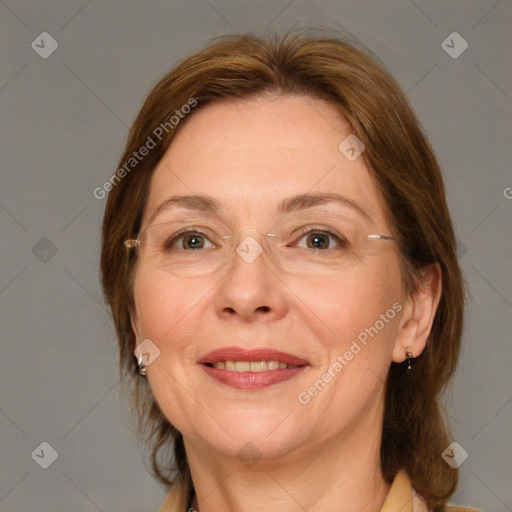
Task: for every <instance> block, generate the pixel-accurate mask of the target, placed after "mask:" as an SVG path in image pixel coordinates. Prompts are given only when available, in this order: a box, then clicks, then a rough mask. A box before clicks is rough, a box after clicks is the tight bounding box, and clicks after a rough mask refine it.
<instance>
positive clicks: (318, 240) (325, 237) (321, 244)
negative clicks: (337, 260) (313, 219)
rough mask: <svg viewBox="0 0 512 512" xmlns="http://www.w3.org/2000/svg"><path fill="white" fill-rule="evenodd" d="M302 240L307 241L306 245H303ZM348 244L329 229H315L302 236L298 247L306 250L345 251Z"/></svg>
mask: <svg viewBox="0 0 512 512" xmlns="http://www.w3.org/2000/svg"><path fill="white" fill-rule="evenodd" d="M302 240H304V241H305V244H304V243H302ZM347 245H348V243H347V241H346V240H344V239H342V238H340V237H339V236H338V235H336V234H335V233H333V232H332V231H330V230H328V229H314V230H310V231H308V232H307V233H305V234H304V235H302V236H301V238H300V239H299V242H298V243H297V246H298V247H304V248H306V249H316V250H325V249H334V248H338V249H340V248H341V249H343V248H345V247H347Z"/></svg>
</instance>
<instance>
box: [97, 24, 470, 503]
mask: <svg viewBox="0 0 512 512" xmlns="http://www.w3.org/2000/svg"><path fill="white" fill-rule="evenodd" d="M110 188H111V189H112V190H111V192H110V194H109V198H108V203H107V207H106V211H105V217H104V225H103V247H102V260H101V270H102V280H103V289H104V293H105V297H106V299H107V302H108V304H109V306H110V308H111V310H112V315H113V319H114V323H115V326H116V329H117V335H118V338H119V345H120V357H121V370H122V374H123V376H124V377H125V381H126V382H127V383H130V384H132V385H133V393H134V394H133V396H134V404H135V406H136V411H137V415H138V419H139V426H140V428H141V430H143V431H145V434H146V437H147V442H148V444H149V446H151V448H152V465H153V470H154V472H155V475H156V476H157V478H158V479H159V480H160V481H161V482H163V483H164V484H166V485H171V483H172V485H171V490H170V494H169V496H168V498H167V500H166V502H165V504H164V505H163V507H162V509H161V510H162V511H180V512H182V511H185V510H199V511H201V512H205V511H206V512H208V511H219V510H226V511H227V510H237V511H244V510H250V511H257V510H269V508H270V509H271V510H275V509H277V508H279V510H294V511H295V510H308V511H316V510H336V511H350V512H354V511H363V510H364V511H379V510H381V511H386V512H388V511H396V510H400V511H406V510H407V511H411V510H413V511H414V512H418V511H426V510H443V509H444V505H445V503H446V500H447V498H448V497H449V496H450V495H451V494H452V493H453V491H454V489H455V486H456V483H457V470H456V469H453V468H452V467H451V466H450V465H449V464H447V463H446V462H445V460H444V459H443V458H442V456H441V454H442V452H443V451H444V450H445V449H446V448H447V447H448V446H449V444H450V441H451V440H450V438H449V435H448V433H447V430H446V427H445V424H444V420H443V417H442V415H441V412H440V406H439V404H438V399H439V396H440V393H441V391H442V390H443V388H444V387H445V386H446V384H447V382H448V381H449V379H450V378H451V376H452V374H453V372H454V369H455V366H456V361H457V357H458V353H459V346H460V339H461V331H462V324H463V303H464V293H463V281H462V277H461V272H460V269H459V266H458V263H457V259H456V253H455V240H454V233H453V227H452V223H451V219H450V215H449V212H448V208H447V205H446V200H445V192H444V185H443V180H442V176H441V172H440V169H439V165H438V163H437V161H436V158H435V156H434V153H433V151H432V149H431V147H430V145H429V143H428V141H427V140H426V138H425V136H424V134H423V132H422V130H421V128H420V126H419V123H418V121H417V119H416V118H415V116H414V114H413V112H412V110H411V107H410V106H409V104H408V102H407V100H406V98H405V95H404V94H403V92H402V91H401V89H400V88H399V86H398V85H397V83H396V82H395V81H394V80H393V78H392V77H391V76H390V75H389V74H388V73H387V72H386V71H385V70H384V69H383V68H382V67H381V66H380V65H378V64H377V63H376V62H375V61H374V60H373V59H372V58H370V57H369V56H368V55H367V54H366V53H365V52H363V51H361V50H359V49H357V48H356V47H355V46H354V45H352V44H348V43H347V42H344V41H341V40H338V39H332V38H323V37H316V36H311V35H303V34H297V33H295V34H288V35H286V36H285V37H282V38H280V39H277V38H270V39H261V38H258V37H255V36H247V35H244V36H227V37H223V38H220V39H219V40H218V41H216V42H214V43H213V44H211V45H210V46H209V47H207V48H206V49H204V50H202V51H200V52H199V53H197V54H196V55H193V56H192V57H189V58H188V59H186V60H185V61H183V62H182V63H181V64H180V65H179V66H177V67H176V68H175V69H174V70H172V71H171V72H170V73H169V74H167V75H166V76H165V77H164V78H163V79H162V80H161V81H160V82H159V83H158V84H157V85H156V87H155V88H154V89H153V90H152V92H151V93H150V95H149V96H148V98H147V100H146V102H145V103H144V105H143V107H142V109H141V111H140V113H139V115H138V117H137V119H136V120H135V122H134V124H133V126H132V128H131V131H130V134H129V138H128V143H127V146H126V150H125V153H124V155H123V157H122V158H121V161H120V165H119V170H118V172H117V173H116V176H115V180H113V181H112V182H111V187H110ZM134 354H135V357H134ZM171 450H174V466H173V463H172V454H171ZM448 509H449V510H457V509H456V508H450V507H447V508H446V510H448Z"/></svg>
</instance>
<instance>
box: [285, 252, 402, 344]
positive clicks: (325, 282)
mask: <svg viewBox="0 0 512 512" xmlns="http://www.w3.org/2000/svg"><path fill="white" fill-rule="evenodd" d="M287 285H288V288H289V289H290V290H292V291H293V293H294V295H296V297H297V298H298V299H299V300H297V301H296V307H297V308H298V309H300V311H301V312H300V315H301V316H302V317H303V318H307V320H306V321H307V323H308V324H309V325H310V327H311V328H312V330H313V331H314V333H315V335H316V337H317V338H318V339H319V340H321V341H322V342H323V344H324V345H326V346H327V347H328V348H330V349H332V350H346V346H347V344H348V345H350V342H351V341H352V340H354V339H356V338H357V336H358V335H359V334H360V333H363V335H362V336H361V338H363V339H364V333H365V332H366V331H365V329H368V328H371V327H372V326H374V325H375V323H376V322H377V328H378V330H379V331H382V334H386V335H388V334H391V331H393V330H394V329H393V327H394V325H395V323H396V322H394V321H393V320H394V319H395V318H396V316H397V315H396V311H395V310H394V309H393V304H395V303H397V302H398V301H399V300H400V297H401V292H402V287H401V278H400V271H399V266H398V264H397V263H396V262H395V261H394V260H393V259H391V258H389V261H387V262H382V263H380V264H378V265H375V266H373V267H370V266H364V265H362V266H361V267H360V268H359V269H354V271H352V272H346V273H343V274H341V275H339V276H333V277H331V278H329V279H325V278H321V279H318V278H311V279H308V278H304V277H300V279H295V280H288V281H287ZM390 309H391V311H389V310H390ZM388 311H389V313H388V314H387V312H388ZM381 315H384V317H385V318H384V320H382V319H381ZM383 321H384V322H385V327H384V328H383V325H382V322H383ZM390 327H391V328H390ZM391 337H392V336H391Z"/></svg>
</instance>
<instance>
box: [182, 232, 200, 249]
mask: <svg viewBox="0 0 512 512" xmlns="http://www.w3.org/2000/svg"><path fill="white" fill-rule="evenodd" d="M181 238H182V239H183V243H182V246H183V249H202V248H203V247H204V237H203V236H201V235H197V234H194V235H187V236H184V237H181Z"/></svg>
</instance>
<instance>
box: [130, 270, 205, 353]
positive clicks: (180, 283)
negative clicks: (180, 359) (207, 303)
mask: <svg viewBox="0 0 512 512" xmlns="http://www.w3.org/2000/svg"><path fill="white" fill-rule="evenodd" d="M209 289H211V286H209V285H208V283H201V284H199V283H197V282H192V281H184V280H182V279H179V278H171V277H170V276H169V275H168V274H165V273H158V272H154V271H151V272H149V271H148V272H145V271H144V270H143V269H141V270H139V272H138V273H137V275H136V277H135V283H134V295H135V309H136V317H137V326H138V329H139V336H140V337H142V339H144V338H149V339H151V340H152V341H154V342H155V343H156V344H157V345H159V347H160V349H161V350H179V349H180V348H183V347H182V345H184V344H185V340H187V339H188V336H187V335H186V332H185V330H187V331H188V330H189V329H190V326H193V325H197V322H199V321H200V319H199V318H196V317H197V316H198V314H199V311H200V310H201V307H202V300H207V298H206V297H205V296H206V295H207V294H208V290H209ZM180 340H182V341H180Z"/></svg>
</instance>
